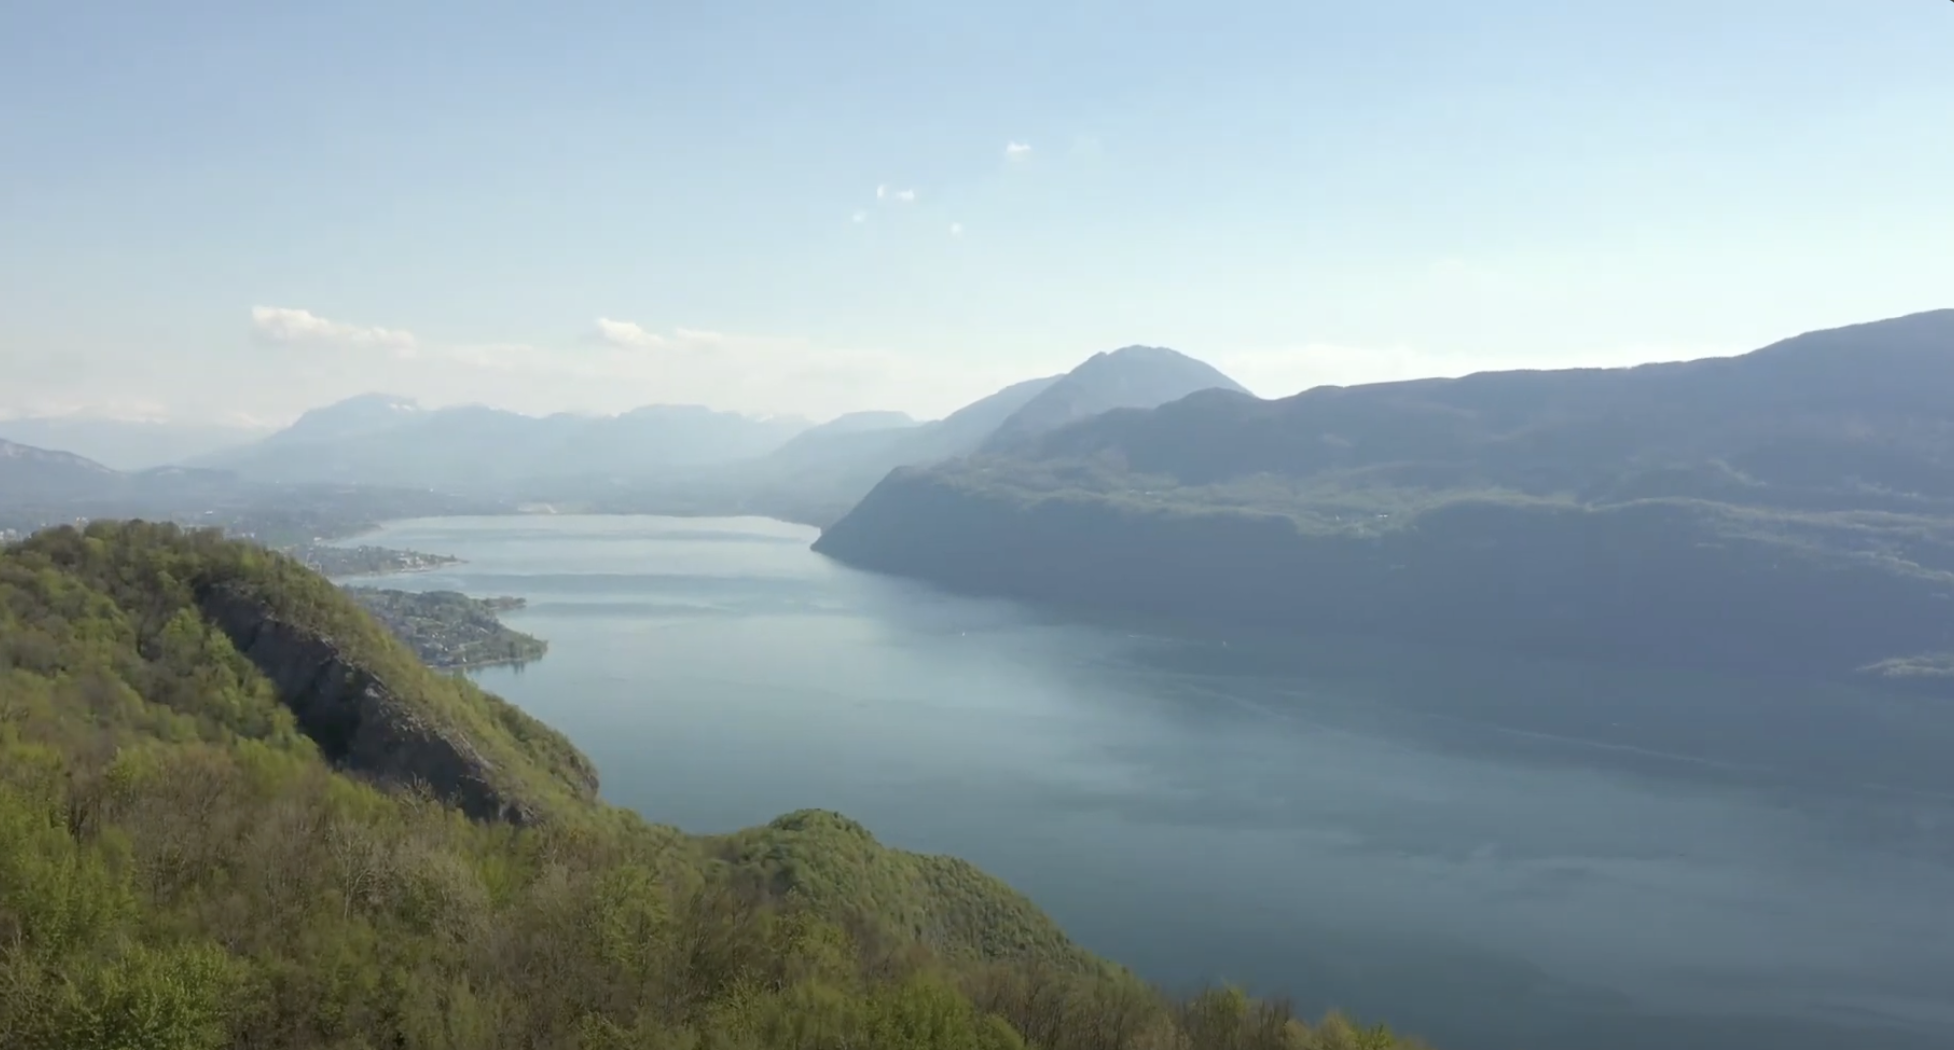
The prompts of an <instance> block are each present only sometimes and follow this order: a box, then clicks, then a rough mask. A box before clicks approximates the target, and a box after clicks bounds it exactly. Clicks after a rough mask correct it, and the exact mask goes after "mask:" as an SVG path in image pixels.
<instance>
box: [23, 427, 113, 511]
mask: <svg viewBox="0 0 1954 1050" xmlns="http://www.w3.org/2000/svg"><path fill="white" fill-rule="evenodd" d="M122 479H123V475H121V474H120V473H118V472H117V471H113V470H110V469H109V468H107V467H105V466H103V465H101V464H100V463H97V462H95V461H94V460H92V459H87V458H84V457H82V456H77V455H75V454H74V453H72V452H55V451H51V450H49V449H44V448H35V447H33V446H31V445H21V444H16V443H15V442H12V441H5V440H0V492H3V493H6V495H7V498H8V499H10V500H29V499H32V500H64V499H73V498H76V497H80V496H88V495H93V494H95V493H99V492H103V491H105V490H107V489H108V488H110V487H112V486H114V485H116V484H118V483H119V482H120V481H121V480H122Z"/></svg>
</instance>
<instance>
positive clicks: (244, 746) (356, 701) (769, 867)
mask: <svg viewBox="0 0 1954 1050" xmlns="http://www.w3.org/2000/svg"><path fill="white" fill-rule="evenodd" d="M355 716H357V717H355ZM419 762H426V763H429V766H428V769H429V771H431V772H432V773H433V775H432V776H422V775H419V772H418V769H419V767H418V766H417V765H416V763H419ZM701 789H702V790H710V785H702V786H701ZM595 790H596V778H595V775H594V773H593V771H592V770H591V768H590V764H589V762H588V761H587V760H585V759H584V758H583V756H582V755H581V754H580V753H578V752H577V751H576V749H575V748H574V747H572V746H571V745H570V744H569V742H568V741H566V740H565V739H564V738H563V737H561V736H560V735H558V734H557V733H555V732H553V731H551V730H549V729H548V728H547V727H545V726H543V725H541V724H540V723H538V722H536V721H535V720H533V719H530V718H528V717H527V716H525V715H523V714H521V713H520V712H519V711H517V710H515V709H514V708H513V707H511V706H509V705H507V704H505V703H503V702H501V701H499V700H496V699H495V698H493V697H491V696H489V695H487V694H484V693H482V692H481V691H479V690H477V689H475V688H474V687H472V686H470V685H468V684H466V683H465V682H462V681H460V680H458V679H455V678H450V677H445V676H442V675H438V674H435V673H433V672H430V671H428V670H427V669H426V668H424V667H422V666H421V665H419V664H418V663H416V662H415V661H414V660H413V659H412V657H411V656H409V655H408V653H407V652H406V650H405V649H403V648H402V647H401V645H400V644H399V643H398V642H396V641H394V640H393V639H392V638H391V637H390V636H388V635H387V633H386V632H385V631H384V630H383V629H381V628H380V627H379V626H378V625H377V624H376V623H375V622H374V621H373V620H371V619H370V618H369V617H368V616H367V615H366V614H365V613H363V612H362V611H360V610H359V608H358V607H357V606H356V605H354V604H353V603H352V602H351V601H350V600H349V599H347V598H346V597H345V596H344V595H341V594H339V593H338V592H337V591H336V590H335V589H334V588H332V587H331V586H330V585H329V584H327V583H326V582H325V581H324V580H323V579H322V578H320V577H318V576H316V575H314V574H312V573H310V572H309V571H307V570H305V569H303V568H302V567H300V566H299V565H298V564H297V563H296V562H294V561H291V560H290V559H287V558H285V557H283V556H280V555H273V554H269V553H267V552H265V551H263V550H262V549H259V548H255V547H250V546H246V545H243V544H239V543H233V542H226V541H224V540H221V539H219V538H217V537H216V536H214V535H212V534H199V533H189V532H184V531H182V530H179V529H176V528H174V527H169V526H156V525H146V524H139V523H127V524H104V523H97V524H94V525H91V526H90V527H89V528H88V529H87V530H86V531H85V532H83V531H76V530H74V529H61V530H55V531H51V532H47V533H43V534H41V535H39V536H36V537H34V538H32V539H30V540H29V541H27V542H25V543H22V544H17V545H15V546H13V547H11V548H8V549H7V550H6V551H5V552H4V553H0V1046H4V1047H7V1048H9V1050H14V1048H21V1050H57V1048H58V1050H137V1048H142V1050H216V1048H227V1047H228V1048H238V1050H244V1048H252V1050H267V1048H294V1050H297V1048H308V1050H309V1048H320V1050H326V1048H333V1050H379V1048H383V1047H384V1048H415V1050H419V1048H453V1050H498V1048H504V1047H507V1048H593V1050H595V1048H604V1050H611V1048H617V1050H624V1048H635V1047H643V1048H706V1047H724V1048H773V1047H796V1048H810V1050H812V1048H836V1050H840V1048H843V1047H902V1048H912V1047H913V1048H924V1047H957V1048H970V1050H977V1048H991V1047H996V1048H1010V1047H1020V1046H1026V1045H1035V1046H1040V1047H1046V1048H1049V1050H1069V1048H1081V1050H1087V1048H1094V1050H1096V1048H1105V1050H1113V1048H1119V1047H1130V1048H1134V1050H1142V1048H1145V1050H1155V1048H1161V1050H1165V1048H1177V1050H1207V1048H1210V1047H1212V1048H1217V1050H1218V1048H1222V1047H1227V1048H1264V1047H1268V1048H1276V1047H1294V1048H1313V1047H1314V1048H1358V1047H1364V1048H1388V1047H1393V1046H1399V1045H1404V1044H1402V1043H1400V1042H1398V1041H1396V1040H1394V1039H1392V1038H1391V1037H1390V1036H1389V1034H1388V1033H1386V1032H1384V1031H1383V1030H1382V1029H1374V1030H1359V1029H1357V1028H1355V1027H1353V1026H1351V1025H1350V1024H1348V1023H1347V1022H1344V1021H1342V1020H1341V1019H1337V1018H1332V1019H1330V1020H1328V1021H1326V1022H1325V1023H1324V1024H1322V1025H1319V1026H1305V1025H1303V1024H1301V1023H1300V1022H1298V1021H1296V1020H1295V1019H1293V1018H1292V1017H1290V1016H1289V1014H1288V1012H1287V1011H1286V1009H1284V1008H1283V1007H1282V1006H1280V1005H1279V1004H1270V1003H1258V1002H1254V1001H1251V1000H1249V999H1247V998H1245V997H1243V996H1242V995H1240V994H1239V993H1237V992H1233V991H1230V990H1225V989H1223V990H1217V991H1214V992H1210V993H1207V994H1204V995H1202V996H1199V997H1197V998H1195V999H1192V1000H1188V1001H1170V1000H1169V999H1167V998H1164V997H1163V996H1161V995H1160V994H1158V993H1156V992H1154V991H1152V990H1150V989H1148V988H1146V987H1145V986H1143V985H1142V984H1141V983H1140V982H1138V981H1137V980H1136V979H1134V978H1132V977H1131V976H1129V975H1126V974H1125V973H1123V972H1122V971H1120V970H1118V969H1117V968H1116V967H1113V966H1111V965H1110V964H1107V963H1105V962H1102V961H1100V960H1098V959H1095V958H1093V957H1092V956H1090V955H1088V954H1087V953H1086V952H1084V951H1083V950H1081V949H1080V948H1078V947H1077V946H1075V945H1073V944H1072V943H1071V942H1070V941H1068V940H1067V939H1066V938H1065V936H1064V935H1063V933H1061V932H1060V931H1059V930H1058V929H1057V928H1056V927H1055V926H1053V924H1052V923H1051V922H1050V921H1049V920H1048V919H1047V918H1046V917H1045V916H1043V915H1042V914H1041V913H1040V912H1039V911H1038V910H1037V909H1036V908H1035V907H1034V906H1033V905H1032V904H1031V903H1030V902H1028V901H1027V900H1025V899H1024V898H1023V897H1021V896H1019V895H1017V894H1015V893H1013V892H1012V891H1011V890H1009V889H1008V888H1007V887H1005V886H1003V885H1002V884H1000V883H998V882H997V881H996V880H994V879H991V878H989V877H987V876H985V875H983V874H982V873H981V872H979V871H977V870H976V869H974V868H972V867H970V866H969V865H967V864H964V863H962V862H959V861H955V860H951V859H948V858H941V857H929V856H921V855H916V854H910V853H905V852H901V851H898V850H892V849H889V848H887V847H884V846H881V845H880V844H878V843H877V842H876V841H875V840H874V839H873V838H872V837H871V836H870V835H869V834H868V832H867V831H866V830H864V829H863V828H861V827H860V826H859V825H857V824H855V823H853V822H852V821H849V820H847V819H846V818H843V817H840V816H837V815H834V814H829V813H821V812H811V811H810V812H802V813H795V814H790V815H787V816H784V817H782V818H780V819H778V820H776V821H774V822H773V823H771V824H769V825H767V826H766V827H762V828H755V829H751V830H748V831H744V832H740V833H737V834H734V835H729V836H720V837H695V836H690V835H686V834H684V833H682V832H680V831H678V830H676V829H673V828H668V827H662V826H658V825H654V824H649V823H646V822H645V821H644V820H642V819H640V818H639V817H638V816H637V815H635V814H632V813H628V812H625V811H622V810H618V809H615V808H612V807H609V806H606V805H604V804H603V803H601V802H599V801H597V800H596V798H595ZM485 799H487V800H491V801H492V802H493V805H488V804H486V803H484V802H483V800H485ZM471 807H472V808H474V809H475V810H478V811H479V815H480V816H482V817H483V819H471V818H470V817H469V816H468V815H467V813H466V812H465V811H464V810H465V809H468V808H471Z"/></svg>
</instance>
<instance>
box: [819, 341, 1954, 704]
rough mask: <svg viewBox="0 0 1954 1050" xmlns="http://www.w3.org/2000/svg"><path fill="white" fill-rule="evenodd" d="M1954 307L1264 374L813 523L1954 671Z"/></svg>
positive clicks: (1019, 577)
mask: <svg viewBox="0 0 1954 1050" xmlns="http://www.w3.org/2000/svg"><path fill="white" fill-rule="evenodd" d="M1950 390H1954V311H1937V312H1932V313H1924V314H1917V315H1912V316H1908V317H1902V318H1896V319H1893V320H1888V321H1881V322H1877V323H1872V324H1863V325H1855V326H1852V327H1848V328H1841V329H1835V330H1830V331H1822V332H1814V333H1810V334H1807V335H1804V336H1800V337H1797V338H1794V339H1788V340H1785V341H1783V342H1781V343H1778V344H1774V345H1772V346H1769V347H1766V348H1764V349H1762V350H1758V351H1756V352H1754V353H1751V354H1747V355H1744V356H1741V357H1737V358H1723V359H1710V360H1701V361H1693V362H1687V363H1679V364H1662V365H1644V366H1641V367H1637V368H1629V369H1612V370H1602V369H1585V370H1568V371H1557V372H1504V373H1484V374H1479V375H1474V376H1468V377H1466V378H1462V379H1449V380H1420V381H1414V382H1405V383H1387V384H1376V385H1370V386H1360V387H1351V388H1319V389H1315V390H1310V391H1306V392H1304V393H1301V394H1298V395H1296V396H1294V397H1290V398H1284V399H1281V400H1275V401H1261V400H1258V399H1255V398H1253V397H1249V396H1246V395H1243V394H1239V393H1234V392H1229V391H1224V390H1213V391H1204V392H1200V393H1197V394H1195V395H1193V396H1190V397H1186V398H1182V399H1179V400H1176V401H1173V402H1171V403H1168V404H1165V405H1162V406H1160V407H1157V408H1154V409H1152V410H1121V411H1112V412H1107V413H1104V414H1101V415H1097V416H1092V417H1090V418H1087V419H1084V420H1082V421H1080V422H1078V423H1075V424H1072V425H1070V426H1065V427H1061V428H1058V429H1056V430H1052V431H1049V432H1047V433H1045V434H1042V435H1039V436H1037V437H1034V438H1030V439H1028V440H1025V441H1022V442H1019V443H1018V444H1017V445H1016V446H1015V447H1013V448H1011V449H1009V450H1008V454H992V453H991V451H990V450H986V454H983V455H978V456H973V457H970V458H968V459H964V460H960V461H955V462H950V463H944V464H938V465H934V466H930V467H926V468H916V469H907V470H901V471H897V472H895V473H893V474H892V475H890V476H889V477H888V478H887V479H885V480H884V481H882V482H881V483H880V484H879V485H878V486H877V487H876V489H875V490H874V491H873V492H872V493H871V494H870V495H869V496H868V497H867V498H866V499H865V500H864V501H863V502H862V503H861V504H860V505H859V506H857V507H856V508H855V509H854V510H852V511H851V512H850V513H849V514H848V515H847V516H845V517H844V518H843V519H842V520H841V521H839V522H838V523H836V524H835V525H834V526H833V527H832V528H830V529H829V530H827V531H826V532H825V533H824V534H823V536H822V537H821V539H820V541H819V542H818V543H817V544H816V549H817V550H820V551H824V552H826V553H829V554H831V555H833V556H835V557H837V558H840V559H842V560H844V561H848V562H851V563H853V564H857V565H860V566H864V567H868V568H874V569H880V570H885V571H890V572H898V573H905V574H910V575H915V576H920V577H923V578H926V579H930V580H933V581H936V582H939V583H943V584H948V585H951V586H955V587H960V588H965V589H972V590H981V591H988V592H993V593H1002V594H1009V595H1013V596H1017V597H1023V598H1032V599H1037V600H1044V601H1051V602H1058V603H1062V604H1068V605H1073V606H1091V607H1099V608H1104V609H1109V610H1118V611H1120V612H1122V613H1125V614H1142V615H1160V616H1171V617H1177V618H1181V619H1185V620H1191V621H1196V622H1202V623H1209V624H1230V625H1235V626H1254V627H1256V628H1258V629H1268V630H1312V631H1319V632H1320V631H1349V632H1377V633H1387V634H1398V635H1412V636H1418V637H1423V638H1431V639H1443V640H1448V641H1458V642H1463V643H1470V644H1481V645H1496V646H1510V647H1517V648H1524V649H1531V650H1538V651H1544V652H1550V653H1555V654H1563V655H1579V656H1601V657H1608V658H1620V659H1631V660H1637V661H1643V662H1664V661H1670V662H1684V663H1695V664H1711V665H1717V666H1723V667H1730V668H1738V669H1742V670H1745V671H1749V672H1763V673H1771V674H1776V673H1796V674H1823V675H1831V676H1843V675H1853V674H1861V673H1865V674H1877V675H1879V676H1881V677H1883V678H1886V679H1888V680H1891V681H1900V682H1905V683H1908V684H1915V685H1919V684H1930V685H1932V686H1934V687H1935V688H1947V687H1949V686H1950V685H1954V677H1950V675H1949V672H1950V670H1954V656H1950V653H1954V403H1950V402H1949V400H1948V398H1947V396H1946V395H1947V392H1948V391H1950Z"/></svg>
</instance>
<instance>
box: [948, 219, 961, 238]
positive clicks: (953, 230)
mask: <svg viewBox="0 0 1954 1050" xmlns="http://www.w3.org/2000/svg"><path fill="white" fill-rule="evenodd" d="M950 236H952V237H961V236H963V223H960V222H953V223H951V224H950Z"/></svg>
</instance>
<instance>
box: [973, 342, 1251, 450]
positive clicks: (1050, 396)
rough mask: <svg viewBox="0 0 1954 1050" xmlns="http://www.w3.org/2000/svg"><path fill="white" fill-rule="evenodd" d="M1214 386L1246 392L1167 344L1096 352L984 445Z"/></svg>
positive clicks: (1017, 440)
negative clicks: (1166, 345) (1169, 347)
mask: <svg viewBox="0 0 1954 1050" xmlns="http://www.w3.org/2000/svg"><path fill="white" fill-rule="evenodd" d="M1210 389H1215V390H1229V391H1233V392H1235V393H1238V394H1246V393H1248V391H1247V390H1245V389H1243V388H1242V386H1241V384H1239V383H1237V382H1235V381H1234V380H1232V379H1230V378H1228V377H1227V376H1226V375H1223V374H1222V373H1221V371H1220V370H1219V369H1217V368H1215V367H1214V366H1212V365H1209V364H1207V363H1206V362H1203V361H1197V360H1195V359H1194V358H1191V357H1188V356H1187V355H1186V354H1182V353H1179V352H1178V351H1174V350H1169V349H1167V348H1166V347H1160V346H1128V347H1123V348H1121V349H1118V350H1114V351H1111V352H1108V353H1098V354H1094V355H1092V357H1090V358H1088V359H1087V360H1086V361H1085V363H1084V364H1081V365H1080V366H1079V367H1077V368H1074V369H1073V370H1072V371H1070V372H1067V373H1066V374H1065V375H1063V376H1061V377H1060V378H1059V379H1058V381H1057V382H1054V383H1051V384H1049V385H1048V386H1046V387H1044V388H1043V389H1041V390H1039V391H1038V392H1037V394H1036V395H1035V396H1033V397H1032V398H1031V399H1030V400H1029V401H1027V402H1025V404H1024V405H1023V406H1021V407H1020V408H1018V410H1017V411H1015V412H1013V413H1011V415H1010V416H1008V417H1006V418H1005V419H1004V420H1003V421H1002V422H1000V423H999V424H998V425H997V427H996V428H995V429H994V430H993V431H992V432H991V433H990V434H988V435H986V436H985V439H984V442H983V446H982V448H983V450H984V451H987V452H998V451H1003V450H1006V449H1009V448H1012V447H1014V446H1017V445H1021V444H1023V443H1024V442H1026V441H1029V440H1031V439H1032V438H1035V437H1037V436H1038V435H1040V434H1043V433H1046V432H1048V431H1052V430H1056V429H1058V428H1059V427H1062V426H1064V425H1066V424H1067V423H1075V422H1078V421H1079V420H1081V419H1087V418H1090V417H1092V416H1096V415H1098V414H1100V413H1101V412H1110V411H1112V410H1113V409H1116V408H1152V407H1154V406H1155V405H1164V404H1166V403H1167V402H1169V401H1178V400H1180V399H1181V398H1183V397H1186V396H1187V395H1189V394H1192V393H1195V392H1196V391H1200V390H1210Z"/></svg>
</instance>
